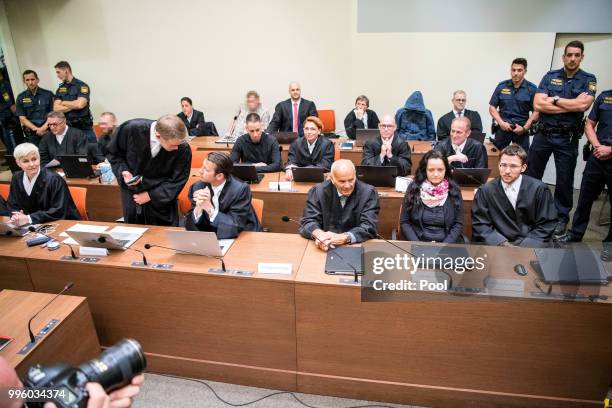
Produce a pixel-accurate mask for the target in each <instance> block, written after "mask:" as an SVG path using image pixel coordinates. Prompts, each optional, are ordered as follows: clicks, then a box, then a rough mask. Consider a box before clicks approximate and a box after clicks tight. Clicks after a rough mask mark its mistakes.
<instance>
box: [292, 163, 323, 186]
mask: <svg viewBox="0 0 612 408" xmlns="http://www.w3.org/2000/svg"><path fill="white" fill-rule="evenodd" d="M291 172H292V173H293V181H297V182H304V183H320V182H322V181H323V180H324V179H325V170H324V169H322V168H321V167H293V168H292V169H291Z"/></svg>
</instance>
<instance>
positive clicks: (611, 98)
mask: <svg viewBox="0 0 612 408" xmlns="http://www.w3.org/2000/svg"><path fill="white" fill-rule="evenodd" d="M603 103H605V104H608V105H610V104H612V96H606V97H605V98H604V100H603Z"/></svg>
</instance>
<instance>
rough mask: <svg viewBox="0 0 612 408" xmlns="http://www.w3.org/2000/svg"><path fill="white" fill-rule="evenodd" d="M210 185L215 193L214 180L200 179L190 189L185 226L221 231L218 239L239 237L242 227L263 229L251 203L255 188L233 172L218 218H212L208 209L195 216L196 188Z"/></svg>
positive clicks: (220, 205)
mask: <svg viewBox="0 0 612 408" xmlns="http://www.w3.org/2000/svg"><path fill="white" fill-rule="evenodd" d="M203 188H208V189H209V190H210V193H211V196H212V195H213V194H214V193H213V191H212V188H211V185H210V183H205V182H203V181H198V182H197V183H194V184H193V185H192V186H191V188H190V189H189V200H190V201H191V210H190V211H189V212H188V213H187V215H186V216H185V229H187V230H190V231H210V232H214V233H216V234H217V238H218V239H227V238H236V237H237V236H238V235H239V234H240V233H241V232H242V231H261V230H262V228H261V225H260V224H259V221H258V220H257V216H256V215H255V210H254V209H253V206H252V205H251V189H250V188H249V186H248V184H246V183H244V182H242V181H240V180H238V179H236V178H234V177H232V176H229V177H228V178H227V179H226V180H225V185H224V186H223V190H221V195H220V196H219V208H218V212H217V215H216V216H215V219H214V220H213V221H212V222H211V221H210V218H209V216H208V213H207V212H206V211H202V214H201V215H200V218H199V219H198V220H197V222H196V220H195V217H194V214H193V211H194V209H195V200H194V199H193V193H194V192H195V191H198V190H201V189H203Z"/></svg>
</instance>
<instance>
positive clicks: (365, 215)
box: [300, 180, 380, 242]
mask: <svg viewBox="0 0 612 408" xmlns="http://www.w3.org/2000/svg"><path fill="white" fill-rule="evenodd" d="M379 211H380V205H379V203H378V193H377V192H376V189H375V188H374V187H372V186H371V185H369V184H366V183H363V182H361V181H359V180H357V182H356V183H355V189H354V190H353V193H352V194H351V195H350V196H349V197H348V199H347V200H346V204H345V206H344V208H342V205H341V204H340V198H339V197H338V190H337V189H336V186H334V185H333V184H332V182H331V181H330V180H327V181H324V182H322V183H319V184H316V185H315V186H313V187H312V188H311V189H310V191H308V198H307V199H306V206H305V207H304V214H303V215H302V218H301V220H300V234H301V235H302V236H303V237H304V238H308V239H311V238H312V232H313V231H314V230H316V229H318V228H320V229H322V230H323V231H331V232H335V233H336V234H342V233H346V232H350V233H351V234H353V236H354V237H355V241H356V242H363V241H366V240H368V239H372V238H375V236H376V226H377V224H378V213H379Z"/></svg>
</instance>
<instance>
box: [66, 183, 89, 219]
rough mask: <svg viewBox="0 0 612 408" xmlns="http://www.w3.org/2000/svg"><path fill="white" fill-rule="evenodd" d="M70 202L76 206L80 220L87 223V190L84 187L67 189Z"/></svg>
mask: <svg viewBox="0 0 612 408" xmlns="http://www.w3.org/2000/svg"><path fill="white" fill-rule="evenodd" d="M68 190H69V191H70V196H71V197H72V201H74V204H75V205H76V208H77V210H78V211H79V215H80V216H81V220H83V221H89V217H88V216H87V188H85V187H68Z"/></svg>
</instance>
